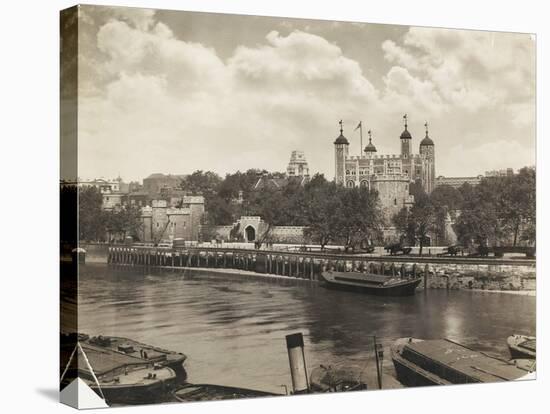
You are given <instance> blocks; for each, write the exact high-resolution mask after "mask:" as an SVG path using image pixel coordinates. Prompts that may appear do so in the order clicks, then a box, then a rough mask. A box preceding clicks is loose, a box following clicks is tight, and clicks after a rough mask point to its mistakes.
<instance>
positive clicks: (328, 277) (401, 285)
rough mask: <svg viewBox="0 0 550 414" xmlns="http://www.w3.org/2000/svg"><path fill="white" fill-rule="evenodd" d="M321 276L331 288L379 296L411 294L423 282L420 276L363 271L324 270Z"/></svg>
mask: <svg viewBox="0 0 550 414" xmlns="http://www.w3.org/2000/svg"><path fill="white" fill-rule="evenodd" d="M321 278H322V279H323V282H324V283H325V286H326V287H328V288H330V289H340V290H347V291H354V292H361V293H367V294H371V295H379V296H411V295H414V293H415V291H416V288H417V286H418V285H419V284H420V282H421V280H422V279H421V278H419V277H410V278H404V277H399V276H397V277H394V276H386V275H377V274H373V273H361V272H338V271H335V270H324V271H323V272H321Z"/></svg>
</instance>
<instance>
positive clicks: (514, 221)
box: [497, 168, 536, 246]
mask: <svg viewBox="0 0 550 414" xmlns="http://www.w3.org/2000/svg"><path fill="white" fill-rule="evenodd" d="M502 181H503V182H502V184H501V187H502V191H501V192H499V194H498V198H497V203H498V209H499V213H500V219H501V220H502V225H503V226H504V227H505V228H506V229H507V230H509V232H511V233H512V235H513V241H512V245H513V246H515V245H516V244H517V242H518V238H519V236H520V229H521V227H522V225H524V226H529V225H530V224H532V223H534V222H535V220H536V211H535V209H536V173H535V170H534V169H533V168H522V169H521V170H520V171H519V172H518V174H516V175H513V176H510V177H505V178H503V180H502Z"/></svg>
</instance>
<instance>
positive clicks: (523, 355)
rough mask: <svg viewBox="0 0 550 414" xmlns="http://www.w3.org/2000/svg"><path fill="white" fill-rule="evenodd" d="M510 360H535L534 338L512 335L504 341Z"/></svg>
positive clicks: (535, 346)
mask: <svg viewBox="0 0 550 414" xmlns="http://www.w3.org/2000/svg"><path fill="white" fill-rule="evenodd" d="M506 343H507V344H508V349H509V350H510V355H511V356H512V359H536V358H537V341H536V338H535V337H534V336H526V335H512V336H509V337H508V339H507V340H506Z"/></svg>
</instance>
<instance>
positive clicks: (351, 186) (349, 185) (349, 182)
mask: <svg viewBox="0 0 550 414" xmlns="http://www.w3.org/2000/svg"><path fill="white" fill-rule="evenodd" d="M347 187H348V188H353V187H355V182H354V181H348V185H347Z"/></svg>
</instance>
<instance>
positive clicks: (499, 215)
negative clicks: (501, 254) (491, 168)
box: [455, 167, 536, 246]
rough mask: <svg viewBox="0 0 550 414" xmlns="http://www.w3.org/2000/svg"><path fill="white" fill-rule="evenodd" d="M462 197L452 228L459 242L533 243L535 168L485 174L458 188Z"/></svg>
mask: <svg viewBox="0 0 550 414" xmlns="http://www.w3.org/2000/svg"><path fill="white" fill-rule="evenodd" d="M460 192H461V194H462V197H463V200H464V202H463V204H462V207H461V214H460V216H459V218H458V220H457V221H456V223H455V232H456V233H457V236H458V238H459V240H460V241H461V243H463V244H465V245H470V244H471V243H472V242H474V243H477V244H481V245H487V244H495V245H498V244H511V245H513V246H515V245H516V244H517V243H518V241H524V242H527V243H530V244H532V243H534V242H535V239H536V230H535V228H536V172H535V169H534V168H528V167H525V168H522V169H521V170H519V172H518V173H517V174H515V175H513V176H506V177H488V178H484V179H483V180H481V183H480V184H479V185H478V186H476V187H471V186H463V187H461V188H460Z"/></svg>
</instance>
